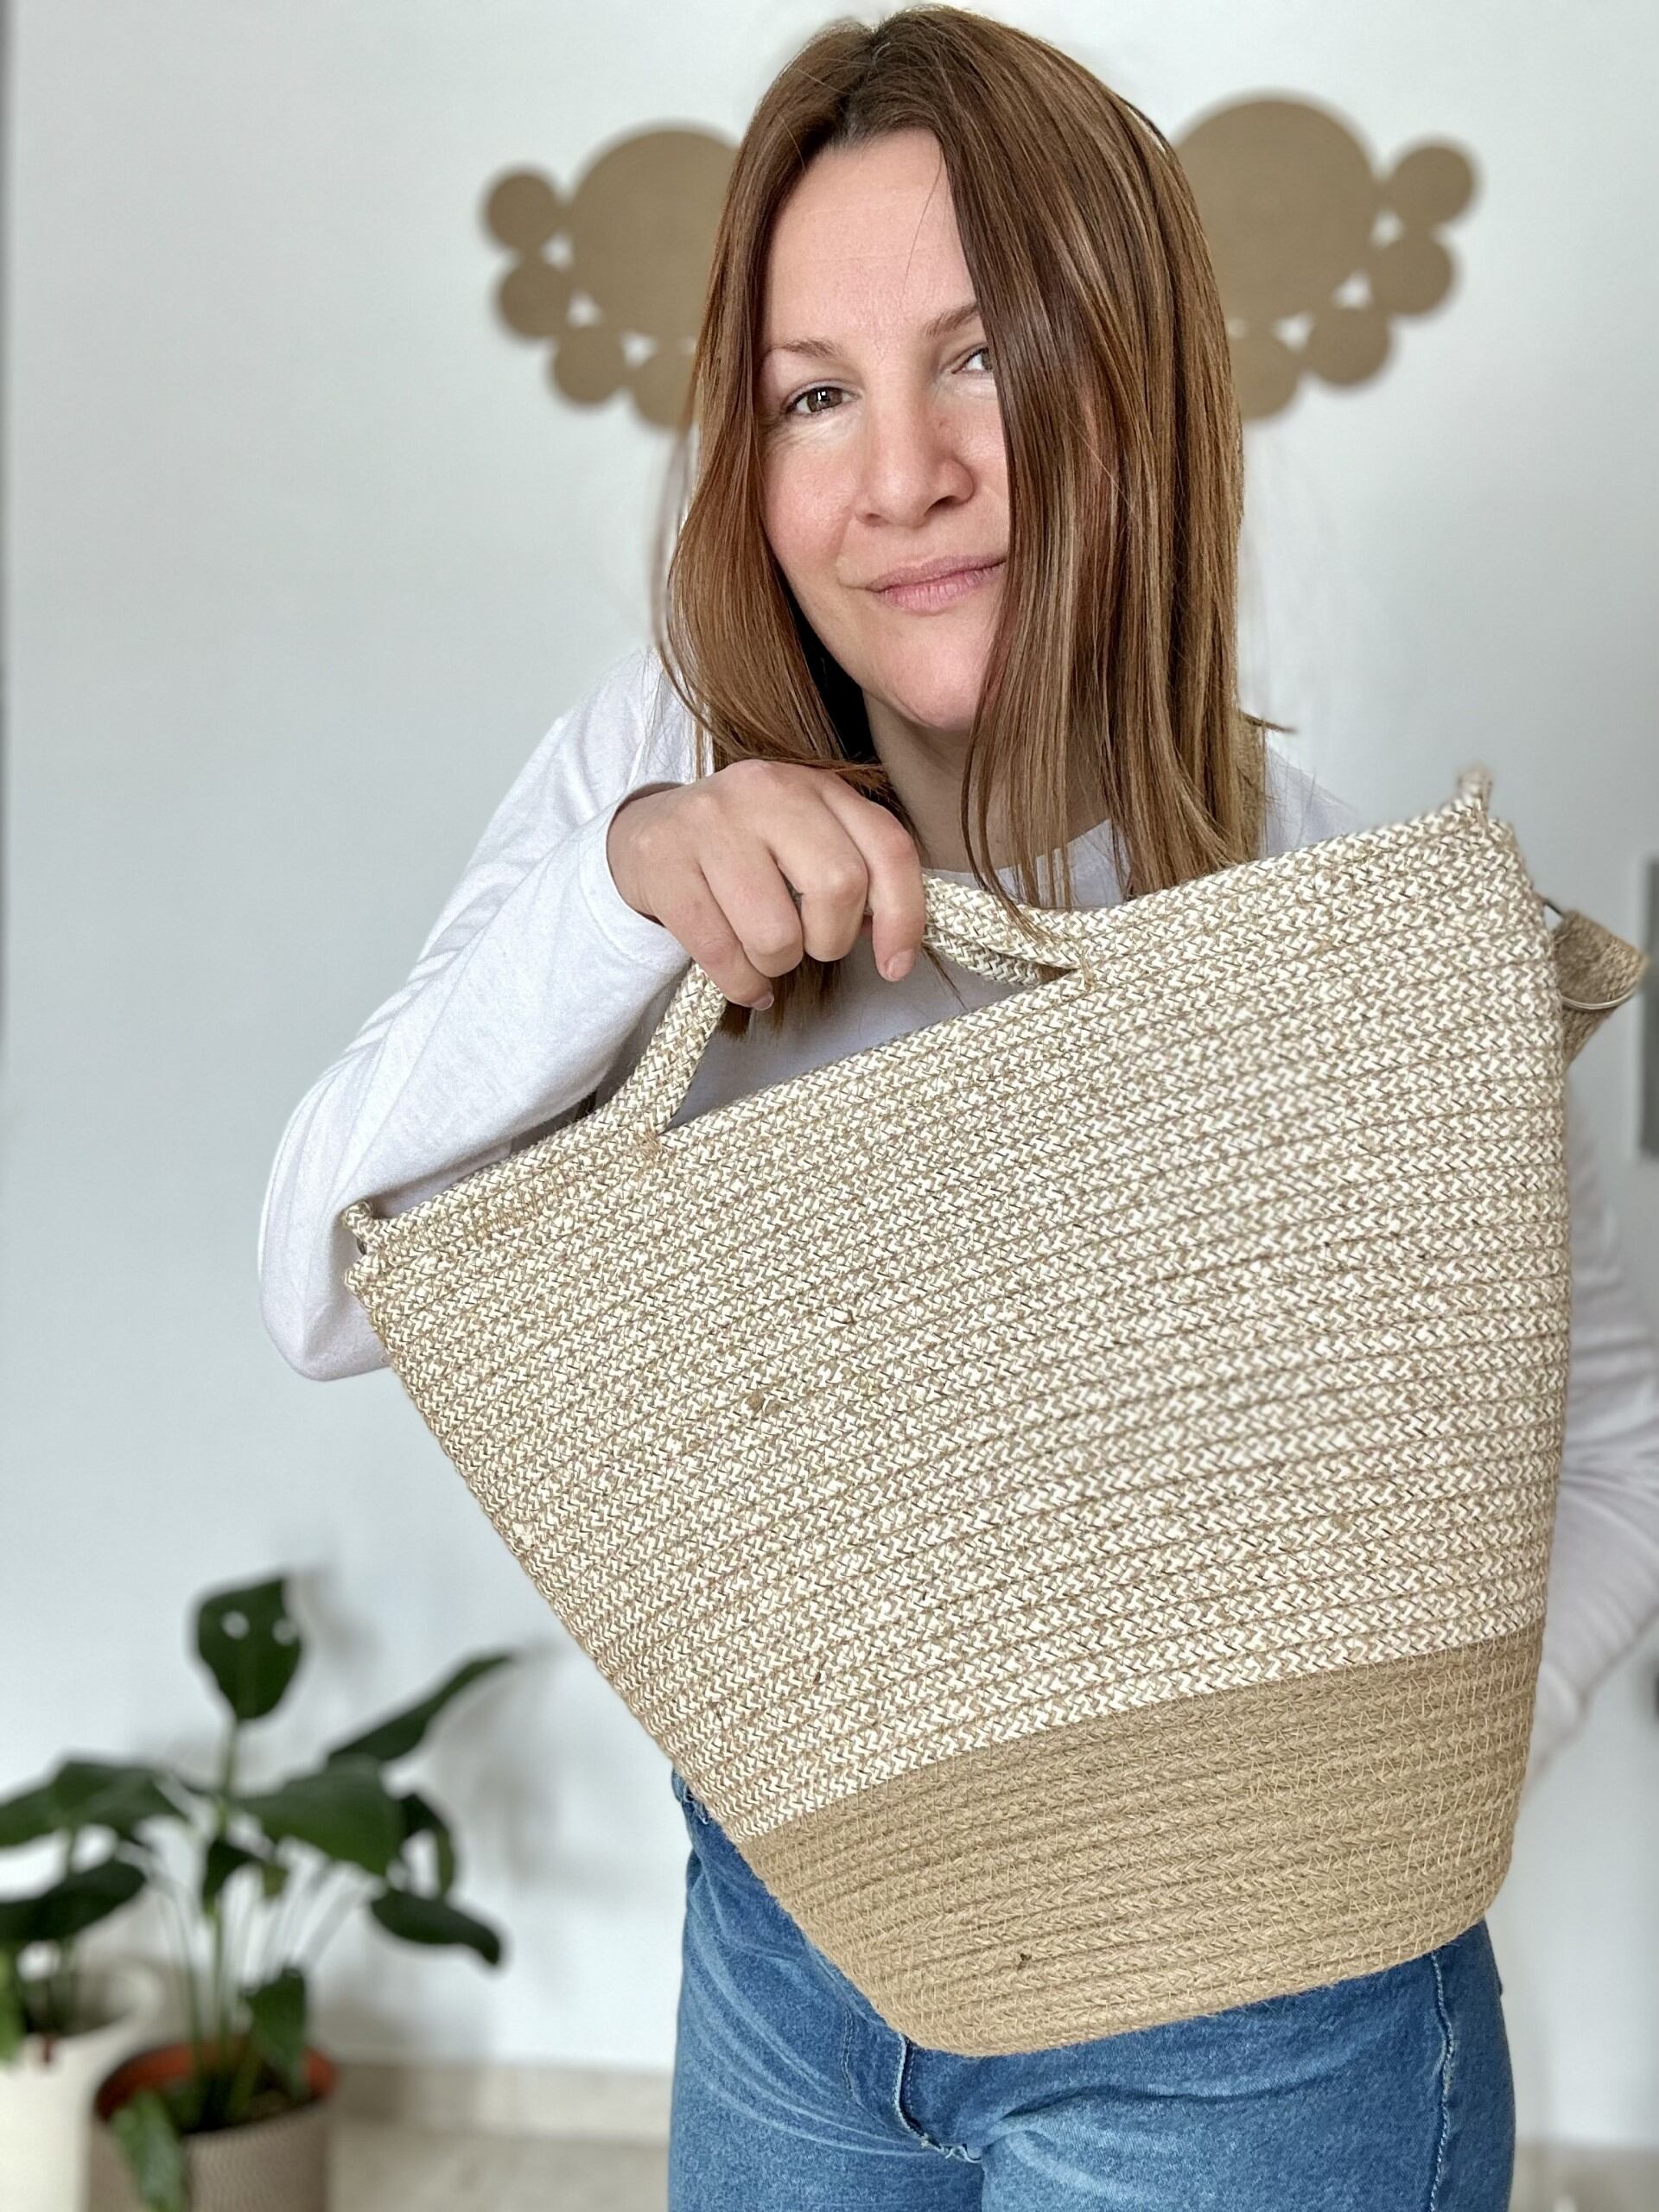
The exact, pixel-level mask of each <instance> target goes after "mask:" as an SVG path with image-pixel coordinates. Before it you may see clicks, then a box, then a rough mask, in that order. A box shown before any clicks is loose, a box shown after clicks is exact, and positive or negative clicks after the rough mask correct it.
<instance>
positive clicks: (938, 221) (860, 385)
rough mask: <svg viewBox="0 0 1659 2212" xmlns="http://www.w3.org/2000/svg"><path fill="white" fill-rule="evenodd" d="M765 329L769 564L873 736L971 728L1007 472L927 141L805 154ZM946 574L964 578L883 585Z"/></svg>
mask: <svg viewBox="0 0 1659 2212" xmlns="http://www.w3.org/2000/svg"><path fill="white" fill-rule="evenodd" d="M958 311H960V313H959V312H958ZM764 318H765V319H764V322H763V325H762V332H761V340H760V344H761V352H762V359H761V362H760V381H759V389H758V391H757V395H756V397H757V403H758V404H759V406H760V410H761V419H762V427H763V431H764V449H765V454H766V484H765V503H766V534H767V537H768V538H769V539H770V541H771V544H772V551H773V553H774V554H775V555H776V556H777V560H778V563H779V567H780V568H781V569H782V570H783V572H784V574H785V576H786V577H787V579H788V581H789V583H790V587H791V589H792V590H793V592H794V594H795V596H796V598H797V600H798V601H799V603H800V607H801V611H802V612H803V613H804V615H805V616H806V619H807V620H808V621H809V622H810V624H811V626H812V628H813V630H814V631H815V632H817V636H818V637H819V639H821V640H822V641H823V645H824V646H825V647H826V648H827V649H828V651H829V652H830V653H831V654H832V655H833V656H834V657H835V658H836V660H837V661H838V662H839V663H840V664H841V665H842V668H843V669H845V670H846V671H847V673H848V675H849V677H852V678H853V680H854V681H855V683H858V684H860V685H861V687H862V689H863V690H864V693H865V696H866V698H867V700H868V702H869V704H870V709H871V721H872V727H873V728H874V730H875V733H876V734H877V737H878V740H879V739H880V734H881V728H880V726H881V725H882V724H883V723H886V722H887V716H888V715H896V716H897V717H899V720H900V722H901V724H909V725H911V726H912V727H913V728H917V729H918V730H924V731H925V730H936V731H941V732H957V733H959V732H962V731H964V730H966V728H968V726H969V723H970V721H972V718H973V715H974V710H975V707H976V703H977V701H978V697H979V692H980V687H981V683H982V677H983V672H984V667H985V658H986V652H987V650H988V645H989V643H990V639H991V635H992V632H993V629H994V627H995V621H996V615H997V607H998V601H999V600H1000V598H1001V588H1002V573H1003V572H1002V567H1001V563H1002V561H1003V559H1004V556H1006V554H1007V543H1008V493H1007V462H1006V459H1005V455H1004V451H1003V443H1002V419H1001V410H1000V409H999V407H998V404H997V397H996V386H995V383H994V381H993V379H992V375H991V370H990V366H989V355H988V353H987V351H986V346H985V333H984V326H983V325H982V322H981V321H980V318H979V312H978V309H977V308H976V305H975V302H974V288H973V283H972V282H971V280H970V278H969V274H968V270H967V265H966V264H965V263H964V262H963V257H962V244H961V240H960V239H959V238H958V237H957V219H956V213H955V211H954V209H953V207H952V206H951V201H950V186H949V183H948V181H947V179H946V176H945V173H944V163H943V160H942V158H941V156H940V152H939V147H938V141H937V140H936V139H935V138H934V137H933V136H932V134H931V132H930V131H925V130H904V131H895V132H893V133H892V134H891V135H890V136H888V137H884V138H881V139H880V140H877V141H876V142H875V143H873V144H870V145H867V146H862V147H859V148H857V149H834V150H831V151H826V152H824V153H822V154H820V155H819V156H817V159H816V160H815V161H814V162H812V163H811V164H810V167H809V168H808V169H807V171H806V174H805V175H804V176H803V178H802V179H801V181H800V182H799V183H798V185H797V186H796V187H795V188H794V189H793V191H792V192H791V195H790V197H789V199H788V200H786V201H785V204H784V206H783V207H782V209H781V210H780V211H779V216H778V219H777V221H776V223H775V224H774V226H773V230H772V239H771V244H770V248H769V251H768V256H767V263H766V300H765V306H764ZM941 563H942V564H944V565H945V566H947V567H949V568H951V569H955V570H956V571H957V573H956V574H955V575H950V576H946V577H944V578H941V579H940V580H939V581H938V582H933V583H931V584H926V585H921V586H912V588H910V589H908V590H891V589H887V590H884V589H881V588H878V587H880V585H881V583H882V582H883V580H884V579H885V578H887V576H888V575H890V574H891V573H892V572H893V570H895V569H899V570H903V569H913V568H916V567H918V565H923V564H941ZM964 570H965V571H966V573H963V571H964ZM883 709H886V713H884V712H883ZM889 727H890V725H889Z"/></svg>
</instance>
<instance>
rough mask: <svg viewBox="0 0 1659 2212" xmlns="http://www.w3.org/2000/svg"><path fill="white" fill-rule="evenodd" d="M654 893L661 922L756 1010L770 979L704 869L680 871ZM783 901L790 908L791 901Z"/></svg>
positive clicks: (740, 1001)
mask: <svg viewBox="0 0 1659 2212" xmlns="http://www.w3.org/2000/svg"><path fill="white" fill-rule="evenodd" d="M653 895H654V896H655V897H656V899H657V901H658V905H657V912H658V919H659V920H661V921H662V922H663V924H664V927H666V928H667V929H668V930H670V931H671V932H672V934H673V935H674V936H675V937H676V938H678V940H679V942H680V943H681V944H683V946H684V947H685V949H686V950H687V951H688V952H689V953H690V956H691V957H692V958H693V959H694V960H695V961H696V963H697V965H698V966H699V967H700V968H701V969H703V970H704V971H705V972H706V973H707V974H708V975H709V976H710V977H712V979H713V980H714V982H716V983H717V984H718V985H719V986H720V988H721V990H722V991H723V992H724V993H725V995H726V996H727V997H728V999H732V1000H734V1001H735V1002H736V1003H737V1004H738V1005H739V1006H750V1007H752V1006H754V1005H755V1004H757V1003H758V1002H759V1001H760V1000H762V999H764V998H766V997H767V996H768V995H769V994H770V992H771V990H772V979H771V976H769V975H766V974H763V973H762V972H761V971H760V969H758V968H756V967H755V966H754V964H753V962H752V961H751V960H750V958H749V957H748V954H747V950H746V949H745V946H744V943H743V940H742V938H741V937H740V935H739V934H738V931H736V930H735V929H734V926H733V925H732V920H731V918H730V916H729V914H728V912H727V910H726V907H725V904H724V902H723V901H722V899H721V896H720V894H719V893H718V892H717V891H716V890H715V887H714V886H713V885H711V884H710V882H709V879H708V877H707V876H706V875H705V874H704V873H703V871H702V869H701V868H695V867H693V868H687V869H684V870H676V871H675V872H674V874H672V876H671V877H670V878H669V879H667V880H666V881H665V882H664V885H663V887H662V888H661V889H660V890H658V892H656V893H654V894H653ZM784 903H785V906H788V905H789V900H788V899H787V897H785V900H784ZM792 911H793V910H792V909H791V912H792Z"/></svg>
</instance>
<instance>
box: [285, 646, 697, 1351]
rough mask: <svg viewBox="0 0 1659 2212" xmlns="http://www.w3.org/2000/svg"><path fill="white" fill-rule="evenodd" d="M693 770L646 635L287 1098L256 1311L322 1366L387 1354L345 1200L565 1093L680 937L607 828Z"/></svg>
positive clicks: (419, 1189)
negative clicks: (408, 958) (408, 963)
mask: <svg viewBox="0 0 1659 2212" xmlns="http://www.w3.org/2000/svg"><path fill="white" fill-rule="evenodd" d="M695 773H696V764H695V757H694V752H693V745H692V733H691V725H690V718H689V717H688V716H687V715H686V714H685V711H684V709H683V706H682V704H681V702H680V701H679V700H678V698H677V695H676V694H675V693H674V692H673V690H672V689H671V686H670V685H669V684H668V683H667V680H666V678H665V677H664V675H663V673H662V670H661V666H660V664H659V662H658V658H657V656H656V653H655V652H654V651H653V650H652V649H651V648H650V647H640V648H637V649H636V650H635V651H634V652H631V653H629V654H628V655H626V657H625V658H623V659H622V660H620V661H618V662H616V663H615V664H613V666H612V667H611V668H610V669H608V670H607V671H606V673H605V674H604V675H603V676H602V677H601V678H600V680H599V682H598V683H596V684H595V685H594V688H593V689H592V690H590V691H589V692H588V695H587V696H585V697H584V698H583V699H582V700H581V701H580V702H578V703H577V704H576V705H575V707H573V708H571V709H569V711H568V712H567V713H565V714H563V715H561V716H560V717H559V719H558V720H557V721H556V722H555V723H554V724H553V726H552V728H550V730H549V731H548V732H547V734H545V736H544V737H543V739H542V741H541V742H540V744H539V745H538V746H537V748H536V750H535V752H534V753H532V754H531V758H530V760H528V762H527V763H526V764H525V766H524V768H523V769H522V770H521V771H520V772H519V774H518V778H517V779H516V780H515V781H514V783H513V785H512V788H511V790H510V791H508V792H507V795H506V797H505V798H504V799H503V800H502V802H501V804H500V805H499V807H498V808H497V809H496V811H495V813H494V815H493V817H491V820H490V823H489V825H488V827H487V828H486V830H485V832H484V835H483V836H482V838H481V839H480V842H479V843H478V846H477V848H476V849H475V850H474V854H473V855H472V858H471V860H470V861H468V863H467V870H466V873H465V874H463V876H462V877H461V881H460V882H459V883H458V884H457V885H456V887H455V888H454V891H453V892H452V893H450V895H449V898H448V900H447V901H446V903H445V905H444V906H443V909H442V912H441V913H440V914H439V915H438V918H437V919H436V921H435V923H434V925H433V926H432V929H431V931H430V932H429V935H428V937H427V939H426V942H425V944H423V946H422V948H421V952H420V956H419V957H418V958H417V959H416V963H415V965H414V968H413V969H412V970H411V971H410V975H409V976H408V979H407V980H406V981H405V982H404V983H403V984H402V985H401V986H400V987H399V988H398V989H397V990H396V991H394V992H393V993H392V995H391V997H390V998H389V999H387V1000H385V1002H384V1003H383V1004H382V1005H380V1006H378V1007H376V1009H375V1010H374V1012H373V1013H372V1014H370V1016H369V1017H368V1020H366V1021H365V1023H364V1024H363V1027H361V1029H359V1032H358V1033H357V1035H356V1036H355V1038H353V1040H352V1042H351V1044H350V1045H349V1046H347V1047H346V1051H345V1052H343V1053H342V1054H341V1055H340V1058H338V1059H337V1060H336V1061H335V1062H334V1065H332V1066H331V1067H329V1068H327V1069H326V1070H325V1071H324V1072H323V1073H322V1074H321V1076H320V1077H318V1078H317V1080H316V1082H315V1083H314V1084H312V1086H311V1088H310V1090H308V1091H307V1092H306V1094H305V1096H304V1097H303V1098H302V1099H301V1101H300V1103H299V1104H298V1105H297V1106H296V1108H295V1109H294V1111H293V1113H292V1115H291V1116H290V1117H289V1122H288V1125H287V1127H286V1128H285V1129H284V1130H283V1135H282V1140H281V1142H280V1143H279V1145H278V1147H277V1157H276V1160H275V1162H274V1164H273V1166H272V1168H271V1171H270V1180H269V1183H268V1185H267V1188H266V1192H265V1198H264V1207H263V1210H262V1212H261V1217H260V1223H259V1237H258V1258H257V1267H258V1274H259V1304H260V1313H261V1315H262V1317H263V1319H264V1324H265V1327H266V1329H267V1330H268V1331H269V1332H270V1336H271V1338H272V1339H273V1340H274V1341H275V1343H276V1344H277V1349H278V1351H281V1353H282V1355H283V1357H284V1359H286V1360H287V1361H288V1363H289V1365H290V1366H291V1367H294V1368H296V1369H297V1370H298V1371H299V1372H300V1373H301V1374H302V1375H306V1376H312V1377H314V1378H315V1379H316V1380H318V1381H325V1380H331V1379H334V1378H335V1377H338V1376H346V1375H360V1374H364V1373H366V1372H367V1371H368V1370H370V1369H372V1368H376V1367H384V1366H385V1364H386V1356H385V1350H384V1348H383V1347H382V1345H381V1344H380V1342H379V1339H378V1338H377V1337H376V1336H375V1334H374V1332H373V1331H372V1329H371V1327H370V1326H369V1322H368V1317H367V1316H366V1314H365V1313H364V1312H363V1310H362V1308H361V1306H359V1304H358V1301H357V1300H356V1299H355V1298H353V1296H352V1294H351V1293H350V1292H349V1291H348V1290H347V1289H346V1287H345V1284H344V1282H343V1281H342V1280H341V1278H342V1275H343V1274H344V1271H345V1269H346V1268H347V1267H348V1266H349V1265H350V1264H351V1262H352V1261H353V1259H354V1258H355V1257H356V1256H357V1247H356V1245H355V1243H353V1239H352V1238H351V1236H349V1235H348V1234H347V1232H346V1230H344V1229H343V1228H342V1227H341V1226H340V1220H339V1215H340V1208H341V1207H342V1206H345V1205H349V1204H350V1203H351V1201H352V1200H353V1199H354V1198H370V1199H372V1200H374V1201H375V1202H376V1204H377V1205H378V1207H379V1208H380V1209H381V1210H382V1211H386V1212H391V1213H396V1212H401V1211H404V1209H405V1208H406V1207H408V1206H410V1205H414V1204H416V1202H417V1200H419V1199H421V1198H426V1197H428V1196H429V1195H430V1194H431V1193H432V1192H435V1191H438V1190H442V1189H443V1188H444V1187H446V1186H447V1185H448V1184H450V1183H452V1182H454V1181H455V1180H457V1179H458V1178H459V1177H460V1176H461V1175H462V1174H464V1173H467V1172H469V1171H470V1170H471V1169H473V1168H474V1167H478V1166H483V1165H485V1164H486V1162H487V1161H490V1160H498V1159H500V1158H501V1157H503V1156H504V1155H505V1154H506V1153H507V1152H508V1151H509V1150H511V1149H512V1140H513V1139H514V1138H515V1137H519V1136H522V1135H524V1133H525V1132H527V1131H530V1130H539V1129H540V1128H541V1127H542V1126H543V1124H547V1123H550V1122H554V1121H555V1120H556V1119H557V1118H558V1117H560V1116H568V1115H569V1114H571V1113H574V1112H575V1110H576V1109H578V1108H579V1107H580V1106H581V1104H582V1102H583V1101H584V1100H585V1099H586V1098H587V1096H588V1093H589V1092H590V1091H591V1090H593V1089H594V1085H595V1084H597V1083H598V1081H599V1080H600V1078H601V1077H602V1076H603V1075H604V1074H605V1073H606V1072H607V1070H608V1069H609V1068H610V1066H611V1065H612V1063H613V1059H614V1058H615V1056H616V1054H617V1052H619V1050H620V1047H621V1046H623V1044H624V1043H625V1042H626V1039H627V1038H628V1036H629V1035H630V1033H631V1032H632V1030H633V1029H634V1027H636V1025H637V1024H638V1023H639V1021H640V1020H641V1019H642V1017H643V1015H644V1014H645V1011H646V1009H647V1008H648V1007H649V1006H650V1005H651V1003H652V1001H653V999H656V998H658V997H659V996H662V997H665V996H666V995H667V993H668V991H669V990H670V989H671V987H672V985H673V984H674V982H676V981H677V978H678V977H679V976H680V975H681V974H682V973H683V971H684V969H685V966H686V961H687V956H686V953H685V950H684V948H683V945H681V944H679V942H678V941H677V938H674V937H673V936H672V935H671V933H670V931H667V930H666V929H664V927H663V926H662V925H661V924H660V923H658V922H655V921H652V920H649V919H647V918H646V917H645V915H643V914H640V913H638V912H635V910H634V909H633V908H632V906H629V905H628V904H627V902H626V899H623V897H622V895H621V893H620V892H619V891H618V889H617V887H616V885H615V883H614V882H613V880H612V876H611V873H610V868H609V864H608V861H607V857H606V836H607V832H608V830H609V828H610V821H611V817H612V815H613V813H614V812H615V810H616V808H617V807H618V805H619V804H620V803H621V801H622V799H623V798H625V797H626V796H627V794H628V793H629V792H630V791H634V790H637V789H638V788H639V786H640V785H644V784H645V783H648V782H657V781H664V780H667V781H672V782H680V781H689V780H690V779H691V778H692V777H693V776H694V775H695Z"/></svg>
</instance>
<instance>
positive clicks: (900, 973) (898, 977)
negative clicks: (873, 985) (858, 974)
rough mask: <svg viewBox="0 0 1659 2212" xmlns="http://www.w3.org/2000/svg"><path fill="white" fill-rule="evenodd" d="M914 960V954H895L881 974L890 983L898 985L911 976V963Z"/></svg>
mask: <svg viewBox="0 0 1659 2212" xmlns="http://www.w3.org/2000/svg"><path fill="white" fill-rule="evenodd" d="M914 958H915V955H914V954H913V953H912V952H907V951H906V952H895V953H893V955H892V956H891V957H889V959H888V960H887V964H886V965H885V967H884V968H883V969H882V970H881V973H882V974H883V975H884V976H886V977H887V981H888V982H890V983H897V982H900V981H902V979H903V978H904V977H905V976H908V975H909V973H910V968H911V963H912V960H913V959H914Z"/></svg>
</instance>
